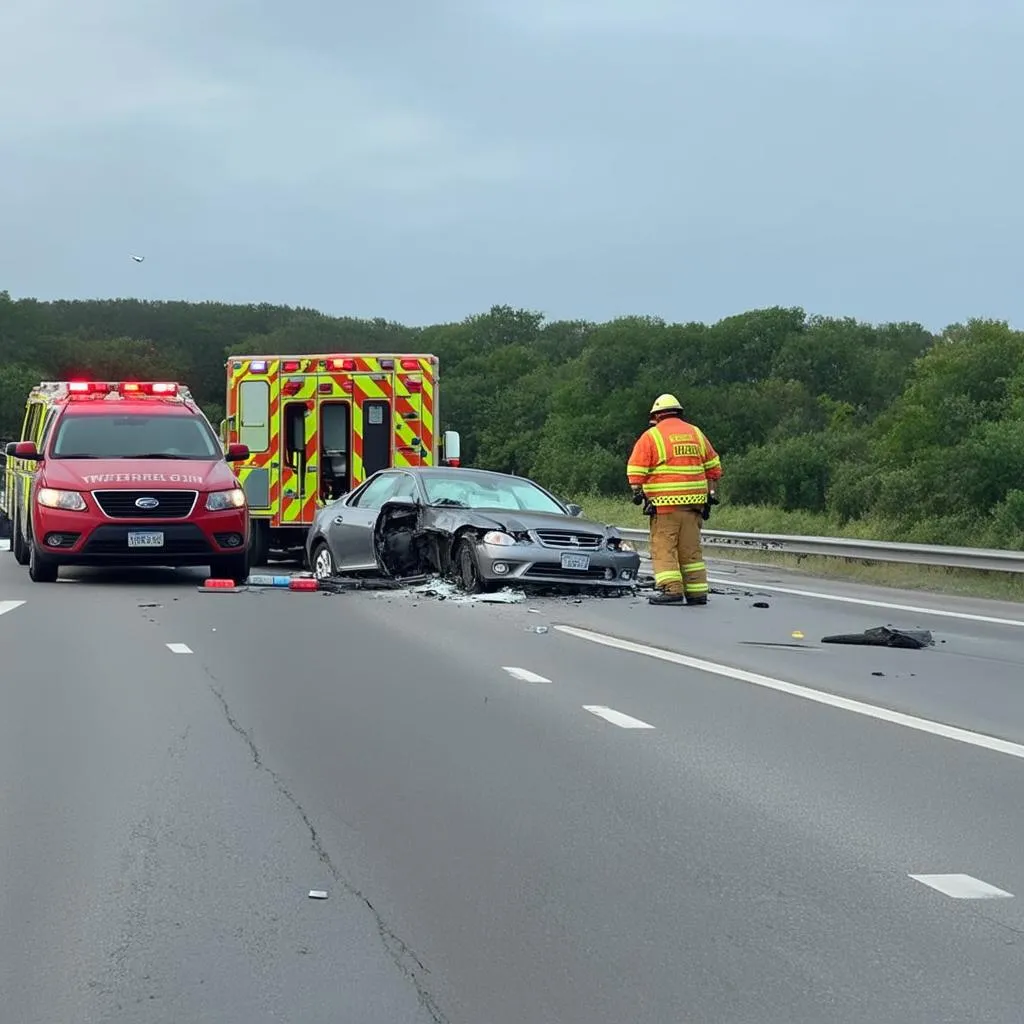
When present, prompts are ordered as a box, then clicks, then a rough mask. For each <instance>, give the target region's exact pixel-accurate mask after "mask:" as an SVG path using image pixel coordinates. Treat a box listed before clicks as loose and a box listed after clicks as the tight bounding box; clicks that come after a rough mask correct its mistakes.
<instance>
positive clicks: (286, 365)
mask: <svg viewBox="0 0 1024 1024" xmlns="http://www.w3.org/2000/svg"><path fill="white" fill-rule="evenodd" d="M299 365H300V364H299V361H298V359H288V360H286V361H285V362H283V363H282V364H281V369H282V370H283V371H284V372H285V373H298V372H299Z"/></svg>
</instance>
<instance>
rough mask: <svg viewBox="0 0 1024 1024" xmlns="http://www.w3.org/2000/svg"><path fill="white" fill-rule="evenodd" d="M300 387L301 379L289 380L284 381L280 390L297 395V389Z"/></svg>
mask: <svg viewBox="0 0 1024 1024" xmlns="http://www.w3.org/2000/svg"><path fill="white" fill-rule="evenodd" d="M301 387H302V381H298V380H289V381H285V383H284V385H283V386H282V388H281V390H282V391H283V392H284V393H285V394H286V395H297V394H298V393H299V389H300V388H301Z"/></svg>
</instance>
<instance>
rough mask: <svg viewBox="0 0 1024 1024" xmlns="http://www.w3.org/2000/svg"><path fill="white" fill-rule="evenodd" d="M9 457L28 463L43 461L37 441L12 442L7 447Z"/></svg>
mask: <svg viewBox="0 0 1024 1024" xmlns="http://www.w3.org/2000/svg"><path fill="white" fill-rule="evenodd" d="M7 455H8V457H11V456H13V457H14V458H16V459H25V460H26V461H27V462H39V460H40V459H42V455H40V454H39V449H38V448H37V447H36V443H35V441H11V443H10V444H9V445H8V446H7Z"/></svg>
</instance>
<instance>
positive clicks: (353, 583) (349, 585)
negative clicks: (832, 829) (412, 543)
mask: <svg viewBox="0 0 1024 1024" xmlns="http://www.w3.org/2000/svg"><path fill="white" fill-rule="evenodd" d="M429 578H430V577H428V576H407V577H403V578H402V579H388V578H387V577H384V576H328V577H327V578H325V579H322V580H320V589H321V590H323V591H326V592H327V593H331V594H342V593H345V592H346V591H348V590H401V589H403V588H404V587H415V586H419V585H420V584H422V583H426V582H427V580H428V579H429Z"/></svg>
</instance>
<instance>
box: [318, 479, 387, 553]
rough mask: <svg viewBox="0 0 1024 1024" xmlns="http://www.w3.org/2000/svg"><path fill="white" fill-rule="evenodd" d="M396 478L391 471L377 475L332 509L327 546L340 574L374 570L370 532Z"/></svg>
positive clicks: (371, 532)
mask: <svg viewBox="0 0 1024 1024" xmlns="http://www.w3.org/2000/svg"><path fill="white" fill-rule="evenodd" d="M401 475H402V476H404V475H405V474H401ZM399 476H400V474H398V473H395V472H393V471H392V472H386V473H378V474H377V475H376V476H373V477H371V478H370V479H369V480H367V481H366V483H365V484H363V486H362V487H360V488H358V489H357V490H355V491H353V492H352V494H351V495H350V496H349V497H348V498H345V499H344V500H342V501H339V502H338V503H337V505H335V506H334V509H335V511H334V515H333V516H332V517H331V521H330V524H329V526H328V530H327V542H328V544H330V546H331V552H332V554H333V555H334V563H335V565H336V566H337V567H338V570H339V571H340V572H354V571H360V570H366V569H376V568H377V556H376V554H375V553H374V550H373V528H374V526H376V525H377V516H378V515H379V514H380V507H381V505H383V504H384V502H385V501H387V500H388V498H390V497H391V496H392V495H393V494H394V493H395V490H396V488H397V487H398V485H399V482H400V481H399Z"/></svg>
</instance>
